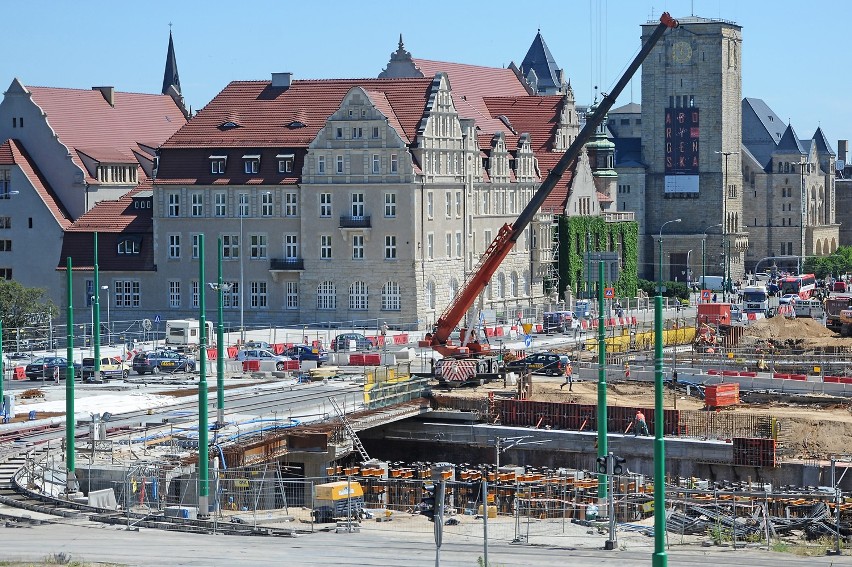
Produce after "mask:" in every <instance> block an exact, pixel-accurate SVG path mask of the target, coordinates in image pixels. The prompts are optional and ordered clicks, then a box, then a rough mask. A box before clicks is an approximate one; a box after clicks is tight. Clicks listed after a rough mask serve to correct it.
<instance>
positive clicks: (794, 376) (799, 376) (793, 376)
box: [790, 374, 808, 381]
mask: <svg viewBox="0 0 852 567" xmlns="http://www.w3.org/2000/svg"><path fill="white" fill-rule="evenodd" d="M807 379H808V376H807V375H806V374H790V380H800V381H806V380H807Z"/></svg>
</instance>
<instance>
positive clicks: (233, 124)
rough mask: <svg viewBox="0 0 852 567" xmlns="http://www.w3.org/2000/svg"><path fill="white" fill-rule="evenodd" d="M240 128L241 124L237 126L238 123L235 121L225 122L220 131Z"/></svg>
mask: <svg viewBox="0 0 852 567" xmlns="http://www.w3.org/2000/svg"><path fill="white" fill-rule="evenodd" d="M238 126H239V124H237V123H236V122H234V121H233V120H229V121H227V122H224V123H223V124H221V125H220V126H219V129H220V130H232V129H233V128H237V127H238Z"/></svg>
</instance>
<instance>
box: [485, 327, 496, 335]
mask: <svg viewBox="0 0 852 567" xmlns="http://www.w3.org/2000/svg"><path fill="white" fill-rule="evenodd" d="M485 336H486V337H493V336H494V329H490V328H488V327H485Z"/></svg>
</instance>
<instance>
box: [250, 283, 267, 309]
mask: <svg viewBox="0 0 852 567" xmlns="http://www.w3.org/2000/svg"><path fill="white" fill-rule="evenodd" d="M250 286H251V287H250V289H251V294H250V295H251V297H250V299H251V308H252V309H264V308H266V306H267V305H266V299H267V297H266V282H251V284H250Z"/></svg>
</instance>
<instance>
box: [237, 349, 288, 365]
mask: <svg viewBox="0 0 852 567" xmlns="http://www.w3.org/2000/svg"><path fill="white" fill-rule="evenodd" d="M237 360H239V361H240V362H245V361H246V360H259V361H260V362H264V361H267V362H268V361H272V362H275V370H284V366H285V365H284V363H285V362H287V361H288V360H291V358H290V357H289V356H284V355H280V354H275V353H274V352H272V351H271V350H266V349H262V348H249V349H245V350H241V351H240V352H238V353H237Z"/></svg>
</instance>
